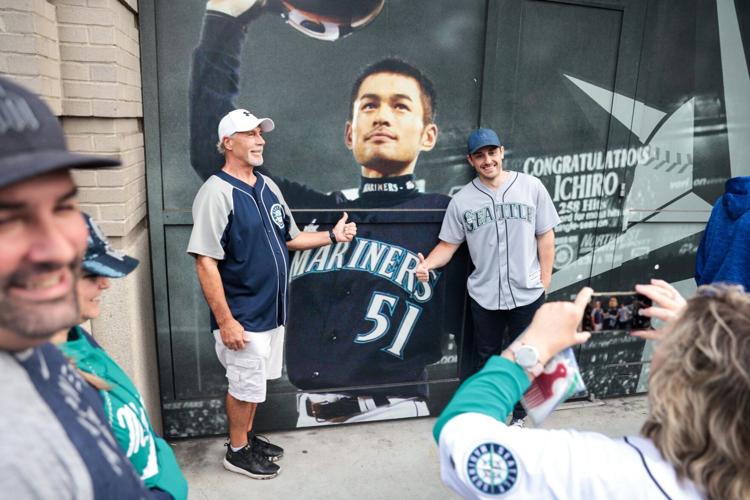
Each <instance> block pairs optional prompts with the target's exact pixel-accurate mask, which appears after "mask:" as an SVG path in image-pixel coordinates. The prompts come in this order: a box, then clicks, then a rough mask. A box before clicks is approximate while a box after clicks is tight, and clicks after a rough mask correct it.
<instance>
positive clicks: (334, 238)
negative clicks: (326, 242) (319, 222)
mask: <svg viewBox="0 0 750 500" xmlns="http://www.w3.org/2000/svg"><path fill="white" fill-rule="evenodd" d="M328 237H329V238H331V243H336V235H335V234H333V229H329V230H328Z"/></svg>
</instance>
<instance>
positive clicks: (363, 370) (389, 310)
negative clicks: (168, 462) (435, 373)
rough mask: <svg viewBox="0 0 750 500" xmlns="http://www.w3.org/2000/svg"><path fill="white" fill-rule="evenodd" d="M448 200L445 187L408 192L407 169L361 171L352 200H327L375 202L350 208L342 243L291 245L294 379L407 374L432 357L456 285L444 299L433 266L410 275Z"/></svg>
mask: <svg viewBox="0 0 750 500" xmlns="http://www.w3.org/2000/svg"><path fill="white" fill-rule="evenodd" d="M284 190H285V192H291V193H293V194H291V195H289V196H290V200H292V196H294V190H293V189H289V190H287V187H286V186H285V187H284ZM330 200H332V199H330ZM316 202H317V203H326V200H325V199H323V198H320V199H319V200H317V201H316ZM448 202H449V198H448V197H447V196H445V195H439V194H420V193H418V192H417V191H416V189H415V188H414V184H413V180H412V177H411V176H403V177H400V178H389V179H381V180H379V181H372V180H366V179H363V183H362V186H361V187H360V198H358V199H357V200H354V201H342V200H338V201H329V202H328V203H329V205H330V206H335V207H337V208H341V209H347V208H349V209H352V210H354V209H356V208H359V207H379V208H383V209H384V211H382V212H381V211H378V212H375V213H373V212H360V213H359V214H358V217H357V219H356V222H357V224H358V226H357V237H356V238H355V239H354V240H353V241H352V242H351V243H337V244H335V245H331V246H326V247H322V248H319V249H314V250H306V251H304V252H297V253H295V255H294V257H293V259H292V264H291V271H290V277H291V305H290V319H289V324H288V325H287V333H286V357H287V358H286V362H287V373H288V376H289V380H290V381H291V382H292V383H293V384H294V385H296V386H297V387H299V388H301V389H306V390H315V389H328V388H335V387H342V386H344V387H351V386H357V385H374V384H395V383H405V382H415V383H416V382H419V381H420V380H422V379H423V375H424V368H425V365H427V364H429V363H434V362H436V361H438V360H439V359H440V357H441V355H442V351H441V337H442V332H443V331H445V329H446V324H445V321H446V320H445V318H446V315H447V314H448V313H446V311H447V310H449V309H455V310H457V311H458V310H460V309H461V307H462V304H463V296H462V295H463V293H462V290H461V292H460V293H458V297H457V298H456V300H455V301H453V303H452V304H446V286H445V283H444V280H442V281H441V276H440V275H436V276H435V277H434V278H433V279H432V280H431V281H430V282H429V283H420V282H419V281H418V280H417V279H416V277H415V274H414V269H415V268H416V266H417V264H418V262H419V258H418V257H417V252H425V251H427V250H429V249H430V248H431V247H432V246H434V245H435V243H437V233H438V228H439V224H440V221H441V220H442V217H443V213H444V212H443V209H444V208H445V207H446V206H447V205H448ZM290 203H291V204H292V206H294V203H295V202H294V201H290ZM394 209H396V210H394ZM407 209H411V210H415V212H411V211H408V210H407ZM424 209H427V210H426V211H425V210H424ZM420 210H422V211H420ZM331 215H335V216H336V217H338V215H339V213H338V212H336V213H335V214H331ZM406 221H408V225H407V224H398V222H406ZM319 222H320V221H319ZM329 222H333V218H332V219H331V220H330V221H329ZM325 227H328V226H325ZM321 228H323V226H321ZM458 314H459V313H457V317H458ZM421 391H423V387H419V386H409V387H406V386H402V387H395V388H391V389H388V390H387V392H388V395H391V396H401V395H403V396H406V395H415V394H419V393H420V392H421Z"/></svg>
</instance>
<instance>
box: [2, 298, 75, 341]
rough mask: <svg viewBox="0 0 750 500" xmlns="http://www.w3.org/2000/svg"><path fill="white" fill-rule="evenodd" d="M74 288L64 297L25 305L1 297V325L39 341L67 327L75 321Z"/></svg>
mask: <svg viewBox="0 0 750 500" xmlns="http://www.w3.org/2000/svg"><path fill="white" fill-rule="evenodd" d="M78 314H79V313H78V302H77V300H76V297H75V287H72V288H71V291H70V293H69V294H68V295H66V296H65V297H61V298H59V299H57V300H54V301H49V302H45V303H42V304H37V305H34V306H32V307H24V306H23V305H20V304H17V303H16V302H15V301H13V300H11V299H8V298H7V297H2V296H0V328H3V329H5V330H8V331H11V332H13V333H15V334H16V335H18V336H19V337H22V338H24V339H27V340H41V339H46V338H49V337H51V336H52V335H54V334H55V333H57V332H59V331H60V330H63V329H65V328H70V327H72V326H73V325H75V324H76V323H77V321H78Z"/></svg>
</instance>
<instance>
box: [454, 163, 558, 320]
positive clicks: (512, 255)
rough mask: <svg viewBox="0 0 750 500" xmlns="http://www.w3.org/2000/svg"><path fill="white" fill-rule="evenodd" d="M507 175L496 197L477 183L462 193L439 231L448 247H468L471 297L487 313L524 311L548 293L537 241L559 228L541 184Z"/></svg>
mask: <svg viewBox="0 0 750 500" xmlns="http://www.w3.org/2000/svg"><path fill="white" fill-rule="evenodd" d="M508 174H509V175H508V178H507V180H506V181H505V182H504V183H503V184H502V185H501V186H500V187H499V189H498V190H497V191H493V190H492V189H490V188H488V187H487V186H485V185H484V184H483V183H482V182H481V181H480V180H479V179H478V178H475V179H474V180H473V181H471V182H470V183H468V184H467V185H466V186H464V187H463V188H461V190H460V191H459V192H458V193H456V195H455V196H454V197H453V199H452V200H451V203H450V205H449V206H448V211H447V213H446V214H445V220H444V221H443V227H442V229H441V230H440V239H441V240H443V241H445V242H447V243H456V244H457V243H463V242H464V241H466V242H467V243H468V246H469V253H470V254H471V260H472V262H474V265H475V266H476V269H475V270H474V272H472V273H471V276H469V280H468V285H467V286H468V289H469V295H471V297H472V298H473V299H474V300H476V301H477V303H478V304H479V305H480V306H482V307H483V308H485V309H488V310H498V309H506V310H507V309H514V308H516V307H520V306H525V305H527V304H531V303H532V302H534V301H535V300H536V299H538V298H539V296H540V295H541V294H542V293H544V286H543V285H542V280H541V273H540V267H539V256H538V253H537V242H536V236H537V235H540V234H544V233H546V232H547V231H549V230H550V229H552V228H553V227H555V226H556V225H557V224H558V223H559V222H560V217H558V215H557V211H556V210H555V206H554V204H553V203H552V199H551V198H550V196H549V193H548V192H547V190H546V189H545V188H544V185H542V183H541V181H539V179H537V178H536V177H532V176H530V175H527V174H523V173H520V172H508Z"/></svg>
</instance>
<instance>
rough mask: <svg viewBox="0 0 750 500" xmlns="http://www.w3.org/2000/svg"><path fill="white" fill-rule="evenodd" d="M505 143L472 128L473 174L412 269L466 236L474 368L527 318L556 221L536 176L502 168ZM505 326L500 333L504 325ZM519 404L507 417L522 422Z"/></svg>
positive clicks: (425, 268) (539, 289)
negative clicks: (436, 237)
mask: <svg viewBox="0 0 750 500" xmlns="http://www.w3.org/2000/svg"><path fill="white" fill-rule="evenodd" d="M504 155H505V148H504V147H503V146H502V144H501V143H500V138H499V137H498V136H497V134H496V133H495V132H494V131H493V130H490V129H486V128H480V129H477V130H475V131H474V132H472V134H471V135H470V136H469V139H468V141H467V160H468V162H469V163H470V164H471V166H472V167H474V169H475V170H476V172H477V177H476V178H475V179H474V180H472V181H471V182H470V183H468V184H467V185H466V186H464V187H463V188H461V190H460V191H459V192H458V193H456V195H455V196H454V197H453V199H452V200H451V202H450V205H449V206H448V210H447V212H446V214H445V218H444V219H443V227H442V228H441V230H440V242H439V243H438V245H437V246H436V247H435V248H434V249H433V250H432V252H430V255H429V256H428V257H427V258H426V259H425V258H424V257H423V256H422V255H421V254H420V255H419V258H420V264H419V267H418V268H417V277H418V278H419V279H420V280H423V281H426V280H428V279H429V274H430V273H429V271H430V270H431V269H434V268H439V267H443V266H444V265H446V264H447V263H448V262H449V261H450V259H451V257H453V254H454V253H455V252H456V250H457V249H458V247H459V246H460V245H461V243H463V242H464V241H466V242H467V243H468V246H469V253H470V254H471V260H472V262H473V263H474V266H475V269H474V272H472V273H471V275H470V276H469V280H468V290H469V296H470V298H471V314H472V319H473V321H474V342H475V346H476V354H477V356H478V364H477V369H480V368H481V367H482V366H484V364H485V363H486V362H487V360H488V359H489V357H490V356H492V355H494V354H499V353H500V352H502V350H503V349H505V348H506V347H508V345H510V343H511V342H512V341H513V340H514V339H515V338H516V337H517V336H518V335H519V334H520V333H521V332H523V330H524V329H525V328H526V327H527V326H528V325H529V323H530V322H531V319H532V318H533V316H534V312H536V310H537V309H538V308H539V306H541V305H542V303H543V302H544V297H545V290H547V289H548V288H549V285H550V282H551V280H552V262H553V261H554V257H555V235H554V232H553V230H552V229H553V228H554V227H555V226H556V225H557V224H558V223H559V222H560V218H559V217H558V216H557V212H556V211H555V206H554V205H553V203H552V199H551V198H550V196H549V193H547V190H546V189H545V188H544V186H543V185H542V183H541V182H540V181H539V179H537V178H536V177H532V176H530V175H526V174H523V173H520V172H509V171H506V170H503V158H504ZM506 330H507V333H506ZM524 417H525V412H524V410H523V408H522V407H521V406H520V405H516V408H515V409H514V411H513V419H514V421H515V422H516V423H517V424H522V422H523V418H524Z"/></svg>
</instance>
